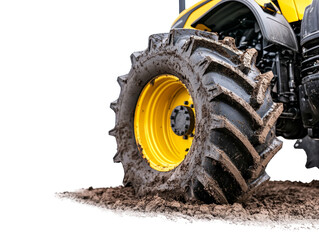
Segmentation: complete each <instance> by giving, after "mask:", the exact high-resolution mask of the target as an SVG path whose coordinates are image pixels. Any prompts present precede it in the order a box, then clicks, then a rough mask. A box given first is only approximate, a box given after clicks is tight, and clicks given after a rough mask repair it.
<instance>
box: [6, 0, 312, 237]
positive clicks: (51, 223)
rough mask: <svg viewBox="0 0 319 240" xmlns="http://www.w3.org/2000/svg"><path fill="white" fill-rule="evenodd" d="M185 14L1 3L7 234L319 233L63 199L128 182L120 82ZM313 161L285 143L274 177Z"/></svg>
mask: <svg viewBox="0 0 319 240" xmlns="http://www.w3.org/2000/svg"><path fill="white" fill-rule="evenodd" d="M194 2H196V1H188V2H187V6H190V5H191V3H194ZM177 15H178V1H177V0H161V1H155V0H145V1H142V0H135V1H133V0H131V1H129V0H122V1H83V0H77V1H71V0H64V1H61V0H55V1H0V187H1V188H0V239H75V238H77V239H89V238H90V239H113V238H114V239H124V238H128V237H132V238H133V239H134V238H137V237H138V236H139V237H140V238H141V239H146V238H155V239H157V238H158V239H159V238H161V239H163V238H168V239H170V238H172V237H175V238H176V239H177V236H178V235H179V234H180V235H181V236H184V237H188V238H191V237H193V238H194V237H196V238H197V239H199V238H202V237H207V238H208V237H213V236H216V235H218V234H221V232H222V231H224V230H226V232H225V233H224V234H226V235H232V236H237V237H240V236H244V235H247V234H249V235H250V234H253V233H255V232H258V233H261V232H267V238H268V237H271V236H278V234H285V236H288V235H291V236H298V235H300V236H303V237H304V236H305V235H304V234H305V233H306V234H312V233H313V231H310V230H299V231H297V232H295V231H294V232H288V231H286V230H278V229H272V230H271V229H269V228H266V227H256V226H255V227H253V226H250V227H246V226H240V225H233V224H228V223H223V222H219V221H214V222H200V221H199V222H193V223H189V222H187V221H184V220H178V221H176V222H174V221H171V220H167V219H166V218H164V217H161V216H159V217H146V218H143V217H136V216H130V215H129V214H125V213H124V214H122V215H119V214H114V213H113V212H111V211H106V210H101V209H98V208H94V207H90V206H85V205H81V204H78V203H75V202H72V201H68V200H63V201H62V200H60V199H58V198H56V197H55V196H54V193H55V192H62V191H72V190H76V189H79V188H87V187H89V186H93V187H109V186H118V185H120V184H121V183H122V178H123V170H122V166H121V164H115V163H113V160H112V158H113V155H114V154H115V153H116V143H115V139H114V138H113V137H111V136H109V135H108V131H109V130H110V129H111V128H113V126H114V113H113V111H112V110H111V109H109V104H110V102H111V101H114V100H115V99H116V98H117V97H118V94H119V86H118V85H117V82H116V78H117V76H118V75H123V74H126V73H127V72H128V71H129V69H130V59H129V56H130V54H131V53H132V52H134V51H138V50H143V49H145V48H146V46H147V42H148V36H149V35H150V34H152V33H159V32H168V31H169V29H170V26H171V24H172V23H173V21H174V20H175V18H176V17H177ZM305 162H306V156H305V154H304V152H303V151H301V150H294V149H293V142H292V141H284V148H283V150H282V151H280V153H279V154H278V155H277V156H276V157H275V158H274V159H273V160H272V162H271V163H270V164H269V166H268V168H267V172H268V174H269V175H270V176H272V179H273V180H296V181H304V182H309V181H311V180H313V179H318V169H310V170H307V169H306V168H305V167H304V165H305ZM260 236H266V235H260Z"/></svg>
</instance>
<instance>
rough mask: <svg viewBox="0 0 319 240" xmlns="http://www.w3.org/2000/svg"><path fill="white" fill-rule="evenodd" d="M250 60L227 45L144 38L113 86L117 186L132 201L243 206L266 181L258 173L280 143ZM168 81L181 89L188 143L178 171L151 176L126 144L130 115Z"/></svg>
mask: <svg viewBox="0 0 319 240" xmlns="http://www.w3.org/2000/svg"><path fill="white" fill-rule="evenodd" d="M256 55H257V52H256V50H254V49H248V50H247V51H245V52H242V51H239V50H237V49H236V47H235V44H234V40H233V39H232V38H225V39H224V40H222V41H218V37H217V36H216V35H215V34H213V33H208V32H203V31H198V30H189V29H178V30H177V29H175V30H171V32H170V33H168V34H155V35H152V36H150V38H149V45H148V48H147V49H146V50H145V51H142V52H136V53H133V54H132V55H131V61H132V68H131V70H130V72H129V73H128V74H127V75H124V76H121V77H119V78H118V83H119V85H120V86H121V92H120V96H119V98H118V99H117V100H116V101H115V102H113V103H111V108H112V109H113V110H114V111H115V113H116V124H115V128H114V129H113V130H111V131H110V135H112V136H115V137H116V141H117V145H118V151H117V153H116V155H115V157H114V161H115V162H121V163H122V164H123V168H124V173H125V176H124V180H123V183H124V185H125V186H127V185H130V186H133V188H134V189H135V192H136V194H138V195H145V194H170V195H171V196H172V197H174V198H179V199H181V198H182V199H185V201H190V200H201V201H204V202H207V203H211V202H215V203H233V202H235V201H239V200H243V199H244V198H245V197H246V196H248V195H249V193H250V192H251V191H253V190H254V189H255V188H257V187H258V186H259V185H260V184H261V183H262V182H264V181H266V180H268V179H269V177H268V175H267V174H266V173H265V167H266V165H267V164H268V162H269V161H270V159H271V158H272V157H273V156H274V155H275V154H276V153H277V152H278V151H279V150H280V148H281V146H282V142H281V141H279V140H278V139H277V138H276V136H275V131H274V126H275V123H276V120H277V118H278V117H279V115H280V114H281V112H282V105H281V104H278V103H274V102H273V101H272V99H271V96H270V88H269V86H270V81H271V79H272V77H273V75H272V73H271V72H268V73H264V74H261V73H260V72H259V70H258V69H257V68H256V67H255V59H256ZM162 74H172V75H174V76H177V77H178V78H179V79H180V80H181V81H182V83H183V84H184V85H185V86H186V87H187V89H188V91H189V93H190V95H191V96H192V98H193V100H194V107H195V111H196V124H195V129H196V133H195V137H194V140H193V142H192V146H191V148H190V149H189V152H188V154H187V155H186V157H185V159H184V160H183V161H182V163H181V164H180V165H179V166H178V167H176V168H174V169H173V170H171V171H168V172H160V171H157V170H154V169H153V168H151V167H150V166H149V164H148V162H147V159H145V158H144V157H143V156H142V153H141V150H139V147H138V146H137V143H136V140H135V136H134V110H135V107H136V103H137V101H138V98H139V95H140V93H141V91H142V90H143V88H144V86H145V85H146V84H148V83H149V82H150V81H151V80H152V79H154V78H155V77H156V76H159V75H162Z"/></svg>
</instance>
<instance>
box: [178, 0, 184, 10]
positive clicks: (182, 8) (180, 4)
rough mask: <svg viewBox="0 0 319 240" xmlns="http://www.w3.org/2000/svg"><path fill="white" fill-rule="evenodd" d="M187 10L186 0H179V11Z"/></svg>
mask: <svg viewBox="0 0 319 240" xmlns="http://www.w3.org/2000/svg"><path fill="white" fill-rule="evenodd" d="M184 10H185V0H179V13H181V12H183V11H184Z"/></svg>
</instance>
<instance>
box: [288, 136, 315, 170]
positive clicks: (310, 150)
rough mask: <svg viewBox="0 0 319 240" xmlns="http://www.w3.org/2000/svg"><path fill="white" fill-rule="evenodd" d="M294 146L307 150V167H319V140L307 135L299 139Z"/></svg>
mask: <svg viewBox="0 0 319 240" xmlns="http://www.w3.org/2000/svg"><path fill="white" fill-rule="evenodd" d="M294 147H295V148H296V149H303V150H305V152H306V154H307V163H306V168H313V167H317V168H319V140H315V139H312V138H310V137H309V136H306V137H304V138H303V139H298V140H297V141H296V143H295V145H294Z"/></svg>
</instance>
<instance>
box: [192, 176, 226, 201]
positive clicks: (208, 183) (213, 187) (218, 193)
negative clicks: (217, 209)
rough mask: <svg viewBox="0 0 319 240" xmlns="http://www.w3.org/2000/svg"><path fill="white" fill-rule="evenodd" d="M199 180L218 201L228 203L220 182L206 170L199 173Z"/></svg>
mask: <svg viewBox="0 0 319 240" xmlns="http://www.w3.org/2000/svg"><path fill="white" fill-rule="evenodd" d="M197 180H198V181H199V182H200V183H201V184H202V185H203V186H204V189H205V190H206V191H207V193H208V194H209V195H211V196H212V197H213V198H214V199H215V200H216V201H217V202H219V203H221V204H228V200H227V198H226V196H225V195H224V193H223V191H222V189H221V188H220V187H219V185H218V183H217V182H216V181H215V180H214V179H212V178H211V177H210V176H209V175H208V174H207V173H206V172H205V171H202V172H201V173H198V175H197Z"/></svg>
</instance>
